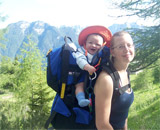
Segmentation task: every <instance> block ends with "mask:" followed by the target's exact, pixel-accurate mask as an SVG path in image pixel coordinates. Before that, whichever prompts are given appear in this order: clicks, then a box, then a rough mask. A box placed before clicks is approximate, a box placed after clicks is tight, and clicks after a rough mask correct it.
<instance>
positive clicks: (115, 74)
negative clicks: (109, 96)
mask: <svg viewBox="0 0 160 130" xmlns="http://www.w3.org/2000/svg"><path fill="white" fill-rule="evenodd" d="M102 70H104V71H106V72H107V73H108V74H109V75H110V76H111V78H112V80H113V86H114V90H118V88H119V79H120V77H119V74H118V72H117V71H116V69H115V68H114V67H113V64H112V63H111V61H109V62H107V63H106V64H104V65H103V66H102Z"/></svg>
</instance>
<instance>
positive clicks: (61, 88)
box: [45, 37, 127, 129]
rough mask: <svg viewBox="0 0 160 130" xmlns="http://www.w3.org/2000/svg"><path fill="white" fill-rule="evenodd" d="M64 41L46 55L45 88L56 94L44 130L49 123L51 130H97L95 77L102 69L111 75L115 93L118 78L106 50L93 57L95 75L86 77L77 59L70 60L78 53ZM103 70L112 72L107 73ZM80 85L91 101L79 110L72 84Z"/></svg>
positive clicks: (104, 48)
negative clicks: (82, 83) (46, 85)
mask: <svg viewBox="0 0 160 130" xmlns="http://www.w3.org/2000/svg"><path fill="white" fill-rule="evenodd" d="M68 40H70V43H68ZM64 41H65V43H64V45H63V46H62V47H59V48H56V49H53V50H51V51H49V52H48V54H47V60H48V63H47V84H48V86H50V87H51V88H52V89H53V90H54V91H55V92H57V93H56V96H55V98H54V101H53V104H52V108H51V114H50V117H49V118H48V120H47V121H46V124H45V128H46V129H47V128H48V126H49V124H50V123H51V124H52V126H53V128H54V129H96V126H95V108H94V106H95V104H94V93H93V87H94V84H95V81H96V79H97V75H98V74H99V73H100V72H101V70H102V69H105V70H106V71H107V72H108V73H109V74H110V73H111V77H113V78H112V79H113V81H114V88H115V90H118V82H117V81H118V79H119V75H117V72H116V70H115V69H114V68H113V66H112V65H111V62H110V60H109V58H110V51H109V48H108V47H107V46H104V47H103V48H102V49H101V50H100V51H99V52H98V53H96V54H95V55H94V57H93V59H92V62H91V64H92V65H94V66H95V67H96V69H97V71H96V73H94V74H92V75H89V74H88V72H86V71H84V70H81V69H80V68H79V67H78V65H77V64H76V59H75V58H74V57H73V56H72V53H73V52H75V51H77V49H76V46H75V45H74V43H73V42H72V39H71V38H70V37H65V38H64ZM102 66H103V67H102ZM106 66H110V67H109V68H113V69H108V67H106ZM111 70H113V71H111ZM79 82H84V83H85V85H84V91H85V96H86V98H88V99H89V100H90V104H89V105H88V106H86V107H80V106H79V105H78V101H77V99H76V97H75V84H77V83H79ZM126 89H127V88H126ZM119 93H123V90H119V91H118V94H119ZM114 95H116V93H114ZM114 97H115V96H114Z"/></svg>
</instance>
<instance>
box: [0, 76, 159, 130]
mask: <svg viewBox="0 0 160 130" xmlns="http://www.w3.org/2000/svg"><path fill="white" fill-rule="evenodd" d="M135 79H136V75H132V76H131V83H132V88H133V91H134V96H135V97H134V102H133V104H132V106H131V109H130V111H129V118H128V128H129V129H130V130H159V129H160V123H159V121H160V85H159V84H157V85H152V86H150V87H146V88H145V86H143V87H141V86H139V89H136V90H134V83H135V82H136V80H135ZM50 90H51V89H50ZM51 91H52V90H51ZM0 92H1V93H0V130H1V129H2V130H10V129H11V130H17V129H24V128H25V129H32V128H33V126H34V128H33V129H41V130H43V129H44V128H43V127H42V126H44V124H41V126H38V125H37V123H36V122H31V121H32V119H31V118H30V115H29V114H27V111H28V107H27V106H26V105H25V104H19V102H18V100H17V99H16V97H15V96H14V93H12V92H10V91H7V90H6V89H1V90H0ZM52 95H53V93H52ZM51 105H52V103H51V104H50V106H51ZM48 111H50V110H48ZM48 116H49V115H48ZM48 116H47V117H41V118H39V119H38V120H39V121H41V122H44V123H45V121H46V120H47V118H48ZM36 125H37V126H36Z"/></svg>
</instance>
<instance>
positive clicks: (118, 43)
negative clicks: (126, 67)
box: [111, 34, 135, 63]
mask: <svg viewBox="0 0 160 130" xmlns="http://www.w3.org/2000/svg"><path fill="white" fill-rule="evenodd" d="M111 54H112V56H113V57H114V60H117V61H118V62H125V63H129V62H131V61H132V60H133V58H134V56H135V48H134V44H133V40H132V38H131V36H130V35H129V34H124V35H122V36H115V37H114V43H113V46H112V48H111Z"/></svg>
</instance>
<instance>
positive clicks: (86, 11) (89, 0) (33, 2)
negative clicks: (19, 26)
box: [0, 0, 144, 28]
mask: <svg viewBox="0 0 160 130" xmlns="http://www.w3.org/2000/svg"><path fill="white" fill-rule="evenodd" d="M114 1H116V0H114ZM118 1H120V0H118ZM0 2H1V5H0V13H1V14H3V15H7V16H8V18H7V19H6V20H5V22H0V28H4V27H6V26H7V25H8V24H10V23H15V22H18V21H27V22H34V21H43V22H45V23H48V24H50V25H52V26H62V25H65V26H74V25H80V26H89V25H104V26H106V27H108V26H110V25H112V24H115V23H118V24H122V23H125V22H136V23H138V22H139V23H140V24H141V23H144V22H140V21H139V20H138V18H137V17H125V18H124V17H123V18H116V17H115V16H117V15H121V14H125V11H122V10H119V9H115V7H114V5H113V4H112V3H110V2H111V1H110V0H0ZM111 16H112V17H111Z"/></svg>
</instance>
